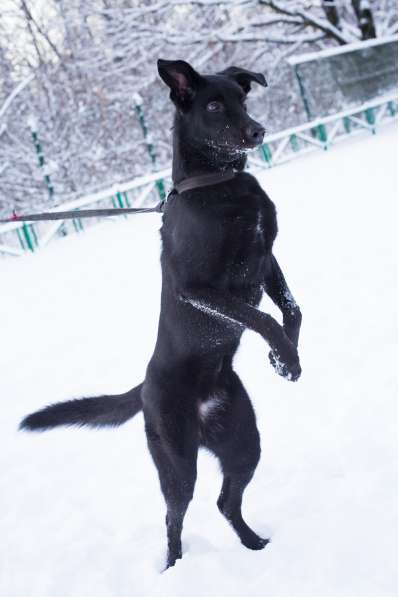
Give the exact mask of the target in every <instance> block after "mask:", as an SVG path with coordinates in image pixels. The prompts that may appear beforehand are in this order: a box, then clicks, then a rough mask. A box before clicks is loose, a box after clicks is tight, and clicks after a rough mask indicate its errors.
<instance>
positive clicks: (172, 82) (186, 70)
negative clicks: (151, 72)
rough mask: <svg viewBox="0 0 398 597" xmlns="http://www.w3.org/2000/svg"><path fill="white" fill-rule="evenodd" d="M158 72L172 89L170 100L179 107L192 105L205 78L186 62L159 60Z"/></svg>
mask: <svg viewBox="0 0 398 597" xmlns="http://www.w3.org/2000/svg"><path fill="white" fill-rule="evenodd" d="M158 72H159V75H160V77H161V78H162V79H163V81H164V82H165V83H166V85H168V87H170V90H171V91H170V98H171V100H172V101H173V102H174V103H175V104H176V105H177V106H179V107H181V108H186V107H188V106H189V104H190V103H191V101H192V99H193V98H194V96H195V93H196V91H197V89H198V88H199V87H200V86H201V85H202V84H203V82H204V81H203V77H201V76H200V74H199V73H197V72H196V70H195V69H193V68H192V66H191V65H190V64H188V62H184V60H161V59H159V60H158Z"/></svg>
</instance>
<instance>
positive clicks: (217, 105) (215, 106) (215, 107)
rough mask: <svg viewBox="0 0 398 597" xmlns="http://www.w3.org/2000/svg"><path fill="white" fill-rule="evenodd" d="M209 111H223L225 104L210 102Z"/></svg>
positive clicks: (207, 108)
mask: <svg viewBox="0 0 398 597" xmlns="http://www.w3.org/2000/svg"><path fill="white" fill-rule="evenodd" d="M206 110H207V111H208V112H222V111H223V110H224V105H223V104H222V103H221V102H209V103H208V104H207V106H206Z"/></svg>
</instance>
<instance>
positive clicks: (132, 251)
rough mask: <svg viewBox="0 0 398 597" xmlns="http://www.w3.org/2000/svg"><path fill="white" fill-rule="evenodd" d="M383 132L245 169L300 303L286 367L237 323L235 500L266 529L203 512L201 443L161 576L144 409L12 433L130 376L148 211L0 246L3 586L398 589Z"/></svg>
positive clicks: (397, 212)
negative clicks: (40, 414) (241, 471)
mask: <svg viewBox="0 0 398 597" xmlns="http://www.w3.org/2000/svg"><path fill="white" fill-rule="evenodd" d="M397 142H398V129H397V127H395V128H390V129H389V130H388V131H385V132H383V133H382V134H380V135H378V136H375V137H363V138H362V139H360V140H356V141H355V142H352V143H343V144H341V145H340V147H339V148H336V149H333V150H331V151H330V152H319V153H318V154H312V155H311V156H308V157H306V158H303V159H300V160H297V161H294V162H291V163H289V164H288V165H286V166H281V167H279V168H276V169H272V170H268V171H266V172H264V173H263V174H261V178H262V182H263V185H264V188H266V189H267V191H268V192H269V194H270V195H271V197H272V198H273V200H274V201H275V202H276V204H277V207H278V213H279V228H280V233H279V237H278V239H277V242H276V246H275V254H276V256H277V258H278V260H279V262H280V264H281V266H282V269H283V270H284V272H285V274H286V278H287V281H288V284H289V286H290V287H291V289H292V292H293V294H294V296H295V298H296V299H297V301H298V303H299V305H300V307H301V309H302V312H303V330H302V338H301V342H300V353H301V363H302V367H303V375H302V378H301V379H300V380H299V382H298V383H295V384H292V383H288V382H287V381H286V380H284V379H282V378H281V377H279V376H278V375H276V373H275V371H274V370H273V369H272V367H271V366H270V364H269V362H268V357H267V354H268V347H267V346H266V345H265V344H264V342H263V341H262V340H261V339H260V338H259V337H257V336H255V334H254V333H251V332H245V334H244V339H243V342H242V347H241V350H240V352H239V355H238V357H237V358H236V368H237V370H238V372H239V373H240V374H241V376H242V378H243V380H244V383H245V384H246V386H247V389H248V391H249V393H250V394H251V396H252V399H253V403H254V405H255V409H256V412H257V417H258V426H259V429H260V431H261V435H262V449H263V454H262V460H261V463H260V465H259V467H258V470H257V473H256V475H255V477H254V479H253V481H252V483H251V485H250V487H249V489H248V491H247V492H246V495H245V500H244V512H245V515H246V517H247V520H248V522H249V523H250V524H251V525H252V526H253V528H254V529H255V530H257V531H258V532H259V533H261V534H263V535H264V536H271V538H272V543H271V544H270V545H268V546H267V547H266V548H265V549H264V550H263V551H260V552H251V551H248V550H246V549H245V548H244V547H243V546H241V545H240V543H239V541H238V539H237V538H236V537H235V535H234V534H233V532H232V531H231V529H230V528H229V527H228V525H227V523H226V522H225V520H224V519H223V518H222V517H221V516H220V514H219V513H218V511H217V508H216V499H217V496H218V492H219V489H220V486H221V477H220V474H219V471H218V467H217V462H216V460H215V459H214V458H212V457H211V456H210V455H209V454H207V453H201V455H200V459H199V478H198V483H197V487H196V491H195V497H194V500H193V502H192V504H191V506H190V509H189V511H188V515H187V517H186V521H185V527H184V537H183V547H184V552H185V553H184V558H183V560H182V561H181V562H178V563H177V565H176V567H175V568H173V569H170V570H169V571H167V572H166V573H164V574H160V571H161V570H162V567H163V563H164V555H165V529H164V523H163V517H164V506H163V501H162V497H161V493H160V490H159V487H158V480H157V476H156V472H155V468H154V466H153V464H152V462H151V460H150V457H149V454H148V451H147V449H146V443H145V436H144V429H143V421H142V415H139V416H137V417H136V418H135V419H134V420H133V421H131V422H130V423H128V424H126V425H125V426H124V427H122V428H120V429H118V430H112V431H97V432H95V431H88V430H87V431H86V430H73V429H65V430H57V431H53V432H49V433H45V434H42V435H40V434H39V435H37V434H27V433H21V432H18V431H17V425H18V422H19V420H20V418H21V417H22V416H23V415H25V414H27V413H29V412H32V411H33V410H35V409H37V408H39V407H41V406H43V405H44V404H47V403H50V402H53V401H57V400H63V399H66V398H68V397H71V396H75V397H77V396H82V395H86V396H87V395H95V394H97V393H105V392H112V393H116V392H121V391H123V390H127V389H128V388H130V387H132V386H134V385H135V384H137V383H139V382H140V381H141V380H142V379H143V376H144V371H145V366H146V364H147V361H148V359H149V357H150V354H151V351H152V348H153V345H154V340H155V335H156V326H157V316H158V309H159V289H160V276H159V264H158V252H159V244H158V235H157V230H158V228H159V224H160V216H158V215H157V214H149V215H140V216H134V217H131V218H130V219H129V220H127V221H124V222H118V223H114V224H104V225H101V226H99V227H97V228H92V229H90V230H88V231H87V232H86V233H85V234H82V235H81V236H70V237H67V238H65V239H64V240H60V241H58V242H56V243H53V244H51V245H50V246H49V247H48V248H46V249H44V250H43V251H42V252H41V253H37V254H36V255H33V256H31V257H26V258H21V259H13V258H10V259H3V260H1V262H0V276H1V281H2V292H1V296H0V310H1V321H2V324H1V364H2V372H1V376H0V388H1V402H2V404H1V405H2V409H1V423H0V424H1V440H2V449H1V452H0V467H1V478H0V484H1V485H0V537H1V540H0V561H1V571H0V594H1V595H2V596H4V597H22V596H28V597H55V596H56V597H94V596H95V597H131V596H134V597H141V596H142V597H144V596H150V597H156V596H162V597H168V596H173V597H178V596H185V595H189V597H199V596H200V597H203V596H204V595H206V596H209V595H210V596H212V595H217V596H223V595H228V596H239V597H240V596H242V595H250V596H252V597H260V596H261V597H263V596H267V597H293V596H294V597H329V596H330V597H393V596H394V597H395V596H396V595H397V586H398V572H397V562H396V536H397V534H398V508H397V490H398V474H397V438H398V422H397V421H398V391H397V389H398V388H397V385H398V383H397V332H398V323H397V321H398V317H397V316H398V296H397V294H398V292H397V287H398V285H397V279H396V275H397V266H398V257H397V246H396V228H397V217H398V202H397V200H398V195H397V157H396V156H397ZM263 308H264V309H268V310H270V311H271V312H272V313H273V314H275V310H274V308H273V307H271V306H270V302H269V301H268V300H264V304H263Z"/></svg>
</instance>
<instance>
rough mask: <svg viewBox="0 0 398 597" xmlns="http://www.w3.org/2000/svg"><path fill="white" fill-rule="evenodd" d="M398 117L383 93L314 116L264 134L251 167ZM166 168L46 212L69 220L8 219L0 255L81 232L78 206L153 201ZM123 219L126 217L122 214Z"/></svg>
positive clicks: (397, 105) (166, 180)
mask: <svg viewBox="0 0 398 597" xmlns="http://www.w3.org/2000/svg"><path fill="white" fill-rule="evenodd" d="M394 120H395V121H397V120H398V94H395V95H390V96H384V97H381V98H378V99H375V100H374V101H371V102H367V103H365V104H362V105H361V106H359V107H356V108H353V109H349V110H345V111H344V112H339V113H338V114H333V115H331V116H326V117H324V118H318V119H316V120H314V121H312V122H308V123H306V124H304V125H301V126H298V127H295V128H291V129H287V130H284V131H281V132H279V133H276V134H274V135H269V136H268V137H266V143H264V144H263V145H262V146H261V147H260V148H259V149H258V150H257V152H256V154H251V155H250V156H249V166H250V167H251V168H252V169H258V168H271V167H273V166H277V165H279V164H283V163H285V162H287V161H289V160H291V159H294V158H296V157H298V156H300V155H303V154H306V153H308V152H309V151H313V150H319V149H322V150H328V149H329V148H330V147H332V146H333V145H335V144H336V143H338V142H340V141H343V140H344V139H347V138H349V137H351V136H352V135H356V134H359V133H361V132H362V133H363V132H364V131H367V132H368V133H371V134H375V133H376V132H377V130H378V129H379V127H380V126H382V125H386V124H388V123H391V122H393V121H394ZM170 176H171V170H170V169H169V168H168V169H166V170H162V171H159V172H156V173H153V174H149V175H146V176H142V177H139V178H136V179H134V180H132V181H129V182H125V183H123V184H118V185H114V186H112V187H111V188H108V189H106V190H104V191H101V192H99V193H95V194H91V195H87V196H84V197H81V198H79V199H74V200H72V201H68V202H65V203H63V204H62V205H59V206H58V207H56V208H53V209H52V210H49V211H66V210H71V209H76V218H75V219H73V220H70V221H63V220H58V221H56V222H55V223H54V222H52V223H50V224H49V223H46V222H38V223H35V224H28V223H21V222H15V223H14V222H13V223H10V224H4V225H2V226H0V255H1V254H3V255H16V256H18V255H23V254H25V253H26V252H34V251H36V250H38V249H40V248H42V247H44V246H46V245H47V244H48V243H49V242H50V241H51V240H52V239H54V238H56V237H57V236H65V235H67V234H70V233H73V232H82V231H83V230H84V229H85V228H86V227H87V226H90V225H93V224H94V223H95V222H98V221H99V220H101V218H93V219H90V220H84V223H83V220H81V219H79V209H81V208H83V207H87V206H91V207H93V208H94V207H95V208H101V207H112V206H113V207H144V206H149V205H153V204H155V203H156V202H157V201H158V200H159V195H161V194H162V193H163V188H164V187H166V188H167V187H169V188H170V187H171V180H170ZM125 217H128V216H127V215H126V216H125Z"/></svg>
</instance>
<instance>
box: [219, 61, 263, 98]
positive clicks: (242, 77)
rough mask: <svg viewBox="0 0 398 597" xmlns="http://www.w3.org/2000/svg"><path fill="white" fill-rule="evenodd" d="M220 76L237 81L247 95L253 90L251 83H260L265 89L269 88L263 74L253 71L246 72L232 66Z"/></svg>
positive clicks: (243, 69)
mask: <svg viewBox="0 0 398 597" xmlns="http://www.w3.org/2000/svg"><path fill="white" fill-rule="evenodd" d="M219 74H220V75H224V76H225V77H229V78H230V79H233V80H234V81H236V82H237V83H238V85H240V86H241V87H242V89H243V91H244V92H245V93H249V91H250V89H251V83H258V84H259V85H262V86H263V87H267V86H268V83H267V81H266V80H265V77H264V75H263V74H261V73H253V72H252V71H250V70H246V69H245V68H240V67H239V66H230V67H229V68H226V69H225V70H223V71H221V72H220V73H219Z"/></svg>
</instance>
